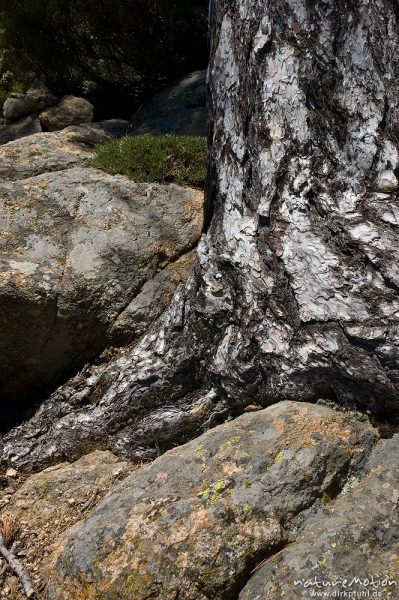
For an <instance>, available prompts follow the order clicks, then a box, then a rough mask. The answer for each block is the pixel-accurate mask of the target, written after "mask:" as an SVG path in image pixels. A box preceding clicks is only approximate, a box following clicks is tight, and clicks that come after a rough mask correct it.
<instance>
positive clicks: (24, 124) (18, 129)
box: [0, 115, 42, 146]
mask: <svg viewBox="0 0 399 600" xmlns="http://www.w3.org/2000/svg"><path fill="white" fill-rule="evenodd" d="M41 131H42V127H41V125H40V121H39V119H38V117H37V116H33V115H28V116H27V117H23V118H22V119H19V121H16V122H15V123H4V124H2V125H0V146H2V145H3V144H7V143H8V142H13V141H14V140H18V139H19V138H23V137H26V136H28V135H33V134H34V133H40V132H41Z"/></svg>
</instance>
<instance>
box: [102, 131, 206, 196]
mask: <svg viewBox="0 0 399 600" xmlns="http://www.w3.org/2000/svg"><path fill="white" fill-rule="evenodd" d="M206 148H207V144H206V139H205V138H201V137H191V136H178V135H162V136H152V135H139V136H134V137H125V138H123V139H121V140H112V141H110V142H106V143H105V144H99V145H98V146H96V154H97V155H96V158H95V159H94V161H93V166H94V167H96V168H98V169H102V170H103V171H105V172H106V173H109V174H111V175H118V174H119V175H125V176H126V177H129V178H130V179H133V180H134V181H136V182H155V183H176V184H178V185H188V186H191V187H196V188H203V187H204V183H205V174H206Z"/></svg>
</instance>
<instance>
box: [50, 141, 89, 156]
mask: <svg viewBox="0 0 399 600" xmlns="http://www.w3.org/2000/svg"><path fill="white" fill-rule="evenodd" d="M58 150H59V151H60V152H66V153H68V154H93V156H94V152H92V151H90V150H89V149H88V148H85V147H84V146H79V145H78V144H73V143H72V142H67V143H65V144H62V145H61V146H59V148H58Z"/></svg>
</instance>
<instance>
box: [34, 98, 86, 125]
mask: <svg viewBox="0 0 399 600" xmlns="http://www.w3.org/2000/svg"><path fill="white" fill-rule="evenodd" d="M93 113H94V107H93V105H92V104H91V103H90V102H89V101H88V100H86V99H85V98H77V97H76V96H64V97H63V98H61V100H60V102H59V103H58V104H57V105H56V106H52V107H51V108H49V109H48V110H46V111H44V112H42V113H40V115H39V118H40V122H41V124H42V127H43V129H45V130H47V131H58V130H59V129H64V128H65V127H69V126H71V125H81V124H82V123H91V122H92V120H93Z"/></svg>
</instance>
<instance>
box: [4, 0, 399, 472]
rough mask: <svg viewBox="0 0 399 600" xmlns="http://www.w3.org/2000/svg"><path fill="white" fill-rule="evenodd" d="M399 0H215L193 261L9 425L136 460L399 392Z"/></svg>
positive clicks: (9, 443) (390, 406)
mask: <svg viewBox="0 0 399 600" xmlns="http://www.w3.org/2000/svg"><path fill="white" fill-rule="evenodd" d="M398 26H399V8H398V5H397V2H396V0H235V1H231V0H229V1H227V0H218V1H216V2H214V3H213V5H212V6H211V62H210V69H209V117H210V124H209V143H210V158H209V170H208V185H207V193H206V204H205V231H204V234H203V236H202V239H201V242H200V245H199V248H198V263H197V265H196V267H195V269H194V272H193V273H192V275H191V277H190V279H189V281H188V282H187V284H186V286H184V287H182V288H181V289H180V290H179V291H178V292H177V294H176V296H175V297H174V300H173V302H172V304H171V306H170V307H169V309H168V310H167V311H166V313H165V314H164V316H163V317H162V319H161V320H160V321H159V322H158V323H157V324H156V325H155V327H154V328H153V329H152V330H151V331H150V332H149V333H148V334H147V335H146V336H145V337H144V338H143V339H142V340H141V342H140V343H139V344H138V345H136V346H135V347H134V348H131V349H128V350H126V351H125V352H124V353H123V354H122V355H121V356H120V357H119V358H117V359H115V360H111V361H110V362H109V363H108V364H104V365H100V366H97V367H91V368H88V369H86V371H85V372H83V373H82V374H81V375H79V376H78V377H77V378H75V380H73V381H72V382H70V383H69V384H68V385H66V386H64V387H63V388H61V389H60V390H58V391H57V392H56V393H55V394H54V395H53V397H52V398H51V399H50V400H48V401H47V402H45V403H44V404H43V405H42V407H41V408H40V410H39V411H38V413H37V414H36V415H35V416H34V417H33V418H32V419H31V420H30V421H29V422H28V423H27V424H25V425H23V426H22V427H20V428H18V429H16V430H14V431H12V432H11V433H10V434H8V436H7V437H6V440H5V442H6V444H5V447H4V450H3V460H4V461H8V462H10V461H11V462H13V463H14V464H15V465H17V466H19V467H20V468H26V469H30V468H39V467H41V466H44V465H48V464H49V463H51V462H55V461H58V460H60V459H63V458H65V457H67V458H72V457H75V456H78V455H79V454H80V453H83V452H85V451H87V450H88V449H90V448H92V447H103V448H110V449H111V450H113V451H115V452H117V453H118V454H121V455H124V456H129V457H132V458H137V459H143V458H146V457H149V456H153V455H154V453H156V452H157V451H158V450H157V449H159V448H160V449H161V450H162V449H164V448H165V447H168V446H169V445H171V444H173V443H176V442H181V441H183V440H184V439H186V438H187V437H190V436H193V435H195V434H196V433H198V432H199V431H201V429H202V428H203V427H206V426H209V425H213V424H215V423H217V422H218V421H219V420H220V419H224V418H227V417H229V416H231V415H236V414H238V413H240V412H242V411H243V410H244V409H245V407H246V406H248V405H250V404H254V403H255V404H260V405H262V406H266V405H269V404H272V403H274V402H278V401H280V400H282V399H293V400H303V401H305V400H306V401H318V400H320V399H324V400H331V401H334V402H337V403H339V404H341V405H344V406H346V407H356V408H357V409H361V410H364V411H371V412H373V413H375V414H376V415H377V416H378V417H379V418H384V415H386V414H387V413H389V414H390V415H392V411H396V409H397V407H398V405H399V403H398V400H399V365H398V357H399V297H398V289H399V268H398V258H399V250H398V243H397V242H398V234H397V232H398V229H397V228H398V225H399V200H398V193H397V191H398V180H397V176H399V173H398V164H399V163H398V140H399V107H398V102H399V58H398V57H399V53H398V49H399V30H398Z"/></svg>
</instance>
